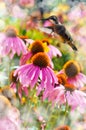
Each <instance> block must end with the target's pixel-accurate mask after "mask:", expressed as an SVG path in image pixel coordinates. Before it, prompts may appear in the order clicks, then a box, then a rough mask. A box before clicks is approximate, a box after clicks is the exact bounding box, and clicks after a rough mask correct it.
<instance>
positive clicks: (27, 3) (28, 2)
mask: <svg viewBox="0 0 86 130" xmlns="http://www.w3.org/2000/svg"><path fill="white" fill-rule="evenodd" d="M34 3H35V1H34V0H19V4H20V5H21V6H24V7H33V6H34Z"/></svg>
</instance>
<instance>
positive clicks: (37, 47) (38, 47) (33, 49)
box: [20, 40, 45, 65]
mask: <svg viewBox="0 0 86 130" xmlns="http://www.w3.org/2000/svg"><path fill="white" fill-rule="evenodd" d="M44 50H45V47H44V45H43V43H42V42H41V41H39V40H36V41H34V42H32V43H31V44H30V46H29V49H28V52H27V53H26V54H24V55H22V57H21V59H20V65H24V64H26V62H27V61H28V60H29V59H30V58H31V57H32V56H33V55H35V54H36V53H38V52H44Z"/></svg>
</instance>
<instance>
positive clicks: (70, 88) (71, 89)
mask: <svg viewBox="0 0 86 130" xmlns="http://www.w3.org/2000/svg"><path fill="white" fill-rule="evenodd" d="M64 87H65V89H66V90H67V91H74V90H75V89H76V87H75V86H74V85H73V84H69V83H66V84H65V85H64Z"/></svg>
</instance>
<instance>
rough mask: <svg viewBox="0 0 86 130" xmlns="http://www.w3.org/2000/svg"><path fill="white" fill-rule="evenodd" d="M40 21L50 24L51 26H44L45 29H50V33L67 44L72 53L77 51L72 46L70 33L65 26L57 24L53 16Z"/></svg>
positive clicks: (57, 21) (56, 19)
mask: <svg viewBox="0 0 86 130" xmlns="http://www.w3.org/2000/svg"><path fill="white" fill-rule="evenodd" d="M41 20H42V21H43V22H45V21H46V20H49V21H50V22H52V26H46V27H45V28H48V29H51V30H52V32H51V33H54V34H56V35H59V36H60V37H61V38H62V40H63V42H64V43H67V44H68V45H69V46H70V47H71V48H72V49H73V50H74V51H77V48H76V46H75V45H74V41H73V39H72V37H71V35H70V33H69V32H68V31H67V29H66V28H65V26H64V25H63V24H61V23H60V22H59V20H58V18H57V17H56V16H55V15H52V16H50V17H48V18H43V19H41Z"/></svg>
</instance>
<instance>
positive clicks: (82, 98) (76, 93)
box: [44, 75, 86, 110]
mask: <svg viewBox="0 0 86 130" xmlns="http://www.w3.org/2000/svg"><path fill="white" fill-rule="evenodd" d="M57 77H58V76H57ZM64 81H65V82H64ZM58 83H59V84H57V86H56V87H55V88H53V90H52V91H50V92H47V94H46V97H45V95H44V99H45V98H48V100H49V101H51V102H52V104H53V105H55V104H58V105H61V104H66V103H68V105H69V106H70V107H71V109H72V110H74V109H76V108H77V107H79V108H83V109H84V108H86V94H85V93H84V92H82V91H80V90H77V88H76V87H75V86H74V85H73V84H69V83H67V80H66V78H63V76H61V75H60V76H59V77H58Z"/></svg>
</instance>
